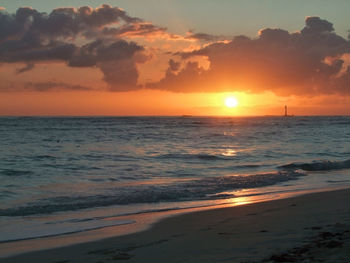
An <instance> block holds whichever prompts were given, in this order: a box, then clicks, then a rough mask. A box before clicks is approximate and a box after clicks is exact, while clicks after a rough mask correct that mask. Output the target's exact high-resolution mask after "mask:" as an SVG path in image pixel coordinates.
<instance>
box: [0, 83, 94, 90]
mask: <svg viewBox="0 0 350 263" xmlns="http://www.w3.org/2000/svg"><path fill="white" fill-rule="evenodd" d="M79 90H80V91H81V90H84V91H87V90H92V88H90V87H86V86H82V85H72V84H68V83H64V82H57V81H48V82H27V83H24V84H19V83H18V84H16V85H14V84H13V83H12V84H9V85H1V86H0V91H6V92H11V91H38V92H45V91H79Z"/></svg>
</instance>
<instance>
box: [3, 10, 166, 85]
mask: <svg viewBox="0 0 350 263" xmlns="http://www.w3.org/2000/svg"><path fill="white" fill-rule="evenodd" d="M157 30H158V31H159V30H160V31H164V30H165V29H164V28H157V27H156V26H154V25H152V24H150V23H146V22H144V21H143V20H141V19H139V18H135V17H131V16H129V15H127V13H126V12H125V11H124V10H122V9H120V8H118V7H111V6H109V5H102V6H101V7H99V8H96V9H93V8H91V7H87V6H84V7H80V8H78V9H75V8H57V9H54V10H53V11H52V12H51V13H49V14H47V13H41V12H38V11H37V10H35V9H32V8H30V7H22V8H19V9H18V10H17V11H16V13H14V14H9V13H6V12H3V11H2V12H0V63H1V62H4V63H18V62H21V63H26V64H27V66H26V67H24V68H22V69H19V70H17V73H22V72H25V71H28V70H31V69H33V68H34V65H35V63H37V62H41V61H62V62H65V63H67V65H68V66H71V67H97V68H99V69H100V70H101V71H102V73H103V74H104V80H105V81H106V82H107V83H108V84H109V86H110V89H111V90H116V91H117V90H126V89H135V88H137V85H136V83H137V79H138V72H137V68H136V64H137V63H144V62H145V61H146V60H147V59H146V60H145V58H147V56H142V55H140V54H138V53H142V52H143V51H144V48H143V47H142V46H140V45H137V44H136V43H134V42H128V41H126V40H123V39H121V38H120V36H122V35H128V34H131V35H136V34H138V35H147V34H152V33H154V32H156V31H157ZM112 33H113V34H112ZM141 57H142V58H144V60H140V58H141ZM127 78H130V79H127ZM51 86H54V85H51Z"/></svg>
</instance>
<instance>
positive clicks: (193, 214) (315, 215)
mask: <svg viewBox="0 0 350 263" xmlns="http://www.w3.org/2000/svg"><path fill="white" fill-rule="evenodd" d="M349 202H350V189H349V188H347V189H345V190H344V189H343V190H333V191H326V192H320V193H311V194H310V193H309V194H303V195H298V196H296V197H289V198H285V199H277V200H273V201H263V202H258V203H253V204H246V205H241V206H233V207H223V208H215V209H203V210H202V211H190V212H189V213H184V212H182V213H178V215H177V214H175V215H171V216H170V217H169V215H164V217H166V218H164V217H163V218H160V219H161V220H160V221H157V222H156V223H155V224H153V223H152V222H149V223H150V224H151V225H150V226H151V227H150V228H145V224H144V225H143V228H142V227H140V225H139V229H138V228H137V226H136V229H135V225H129V226H128V227H129V228H131V229H133V228H134V229H133V230H134V231H133V233H130V231H129V233H128V231H126V232H125V233H124V234H123V233H120V235H118V236H116V237H110V238H106V239H102V240H98V241H92V242H87V243H81V244H74V245H68V246H65V247H59V248H54V249H48V250H39V251H34V252H29V253H24V254H19V255H15V256H10V257H5V258H0V262H14V263H15V262H24V261H23V260H25V262H99V261H100V262H105V261H107V262H108V261H109V260H128V262H150V261H153V262H163V261H164V260H167V261H169V258H171V260H170V261H171V262H177V261H176V260H178V261H181V259H182V260H184V262H196V261H197V260H199V261H201V262H215V261H221V260H224V259H225V258H226V259H228V258H230V257H231V259H230V260H231V261H227V262H243V261H244V260H252V258H250V256H252V257H253V258H255V259H259V260H262V259H264V257H265V258H268V256H269V255H273V253H279V252H281V251H288V250H290V249H293V247H296V246H300V245H302V244H304V243H305V242H304V241H305V239H310V238H312V237H313V236H315V235H316V234H317V233H318V232H325V231H326V230H327V231H326V232H329V233H332V231H330V230H331V229H330V228H332V227H333V228H334V227H336V226H337V224H339V223H340V224H343V225H344V226H343V227H345V228H346V229H348V228H349V226H350V214H349V208H348V203H349ZM150 219H151V218H148V219H147V218H146V219H144V220H146V221H147V220H150ZM140 220H142V217H140ZM341 222H343V223H341ZM143 223H146V224H147V222H143ZM344 223H345V224H344ZM128 227H126V228H128ZM338 228H339V226H338ZM244 229H245V231H243V230H244ZM346 229H345V230H344V231H346ZM108 230H109V231H110V230H111V229H109V228H106V229H105V231H108ZM129 230H130V229H129ZM242 231H243V232H242ZM317 231H318V232H317ZM316 232H317V233H316ZM344 233H345V232H344ZM90 234H91V233H90ZM282 237H283V238H282ZM65 238H66V240H67V238H72V237H67V236H66V237H65ZM75 238H79V237H75ZM41 241H42V240H41ZM62 241H63V242H64V239H62ZM301 241H303V242H301ZM333 241H334V240H333ZM337 242H338V241H337ZM39 243H40V242H39ZM333 243H334V242H333ZM15 244H16V243H12V245H15ZM334 244H337V243H334ZM62 245H64V244H62ZM10 246H11V245H10ZM18 248H19V247H18ZM36 249H40V247H37V248H35V247H33V249H32V250H36ZM159 250H161V251H163V252H162V253H161V254H159V253H158V252H157V251H159ZM340 255H342V253H340ZM233 256H234V258H232V257H233ZM247 256H248V257H247ZM48 259H50V260H48ZM348 259H350V255H349V257H348ZM172 260H173V261H172ZM224 262H225V260H224ZM267 262H268V261H267ZM271 262H274V261H271ZM344 262H345V261H344Z"/></svg>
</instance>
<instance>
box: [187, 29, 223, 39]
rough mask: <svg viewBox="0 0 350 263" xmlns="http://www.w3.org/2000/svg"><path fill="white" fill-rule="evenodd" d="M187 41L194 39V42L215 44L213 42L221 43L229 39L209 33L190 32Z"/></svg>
mask: <svg viewBox="0 0 350 263" xmlns="http://www.w3.org/2000/svg"><path fill="white" fill-rule="evenodd" d="M185 38H186V39H192V40H202V41H205V42H213V41H220V40H226V39H228V37H226V36H221V35H220V36H217V35H211V34H207V33H195V32H193V30H190V31H188V32H187V35H186V37H185Z"/></svg>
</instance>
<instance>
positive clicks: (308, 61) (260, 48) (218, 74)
mask: <svg viewBox="0 0 350 263" xmlns="http://www.w3.org/2000/svg"><path fill="white" fill-rule="evenodd" d="M23 3H24V1H17V0H11V1H6V0H5V1H1V2H0V80H1V82H0V115H5V116H7V115H21V116H23V115H25V116H27V115H28V116H30V115H73V116H77V115H123V116H125V115H204V116H207V115H225V116H257V115H281V114H283V113H284V105H288V108H289V112H290V113H291V114H294V115H349V114H350V106H349V105H350V104H349V102H350V96H349V95H350V67H349V65H350V40H349V37H348V35H349V29H350V20H349V19H348V10H350V1H347V0H335V1H325V0H324V1H322V0H308V1H299V0H294V1H287V0H250V1H246V0H245V1H243V0H236V1H232V0H221V1H212V0H192V1H188V0H187V1H185V0H176V1H175V0H172V1H171V0H162V1H159V0H148V1H144V0H115V1H93V0H89V1H82V0H70V1H65V0H60V1H59V0H52V1H44V0H35V1H34V0H27V1H25V4H23ZM227 98H234V99H236V100H237V101H238V104H237V106H235V107H227V106H226V105H225V100H227Z"/></svg>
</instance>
